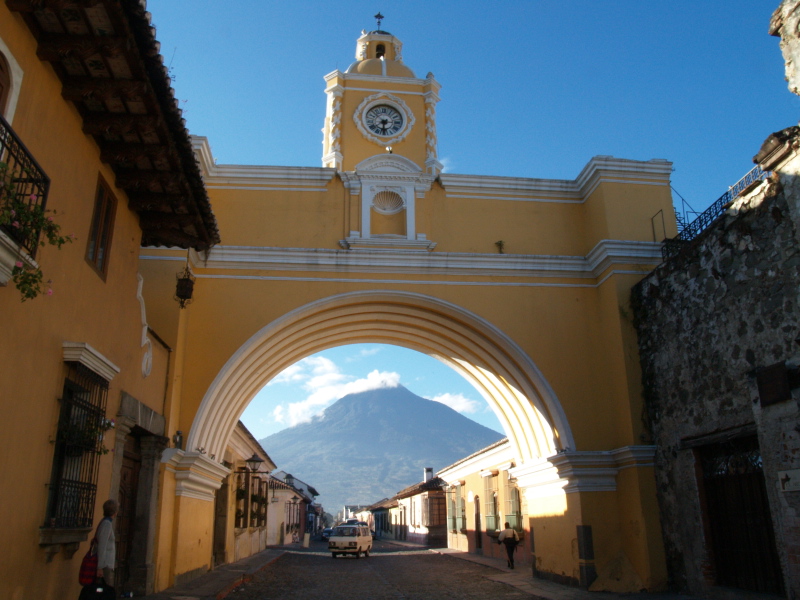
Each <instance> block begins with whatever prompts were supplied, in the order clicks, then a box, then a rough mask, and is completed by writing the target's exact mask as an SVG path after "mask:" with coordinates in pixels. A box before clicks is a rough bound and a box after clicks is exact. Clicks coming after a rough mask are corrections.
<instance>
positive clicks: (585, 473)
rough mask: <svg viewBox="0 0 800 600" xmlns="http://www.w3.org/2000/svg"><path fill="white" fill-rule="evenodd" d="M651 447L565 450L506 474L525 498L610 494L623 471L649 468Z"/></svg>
mask: <svg viewBox="0 0 800 600" xmlns="http://www.w3.org/2000/svg"><path fill="white" fill-rule="evenodd" d="M654 456H655V446H624V447H622V448H617V449H616V450H610V451H581V452H575V451H569V450H568V451H566V452H560V453H558V454H555V455H553V456H550V457H548V458H546V459H540V460H538V461H535V462H532V463H527V464H523V465H520V466H518V467H515V468H513V469H511V471H510V473H511V474H512V476H513V477H515V478H516V479H517V485H518V486H519V487H520V489H525V490H526V494H527V496H528V497H529V498H537V497H543V496H550V495H553V494H554V493H559V492H561V491H563V492H566V493H568V494H572V493H577V492H613V491H616V489H617V475H618V474H619V472H620V471H621V470H623V469H630V468H650V467H652V466H653V458H654Z"/></svg>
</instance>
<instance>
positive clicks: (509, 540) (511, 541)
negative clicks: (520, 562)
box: [497, 523, 519, 569]
mask: <svg viewBox="0 0 800 600" xmlns="http://www.w3.org/2000/svg"><path fill="white" fill-rule="evenodd" d="M497 543H498V544H505V545H506V554H508V568H509V569H513V568H514V550H516V548H517V544H519V535H518V534H517V532H516V531H514V530H513V529H511V525H509V524H508V523H506V528H505V529H504V530H503V531H501V532H500V535H498V536H497Z"/></svg>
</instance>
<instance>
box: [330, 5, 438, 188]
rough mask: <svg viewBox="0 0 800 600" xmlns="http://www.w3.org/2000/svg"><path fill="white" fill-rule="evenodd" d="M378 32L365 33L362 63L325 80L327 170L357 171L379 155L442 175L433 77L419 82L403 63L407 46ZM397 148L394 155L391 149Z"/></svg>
mask: <svg viewBox="0 0 800 600" xmlns="http://www.w3.org/2000/svg"><path fill="white" fill-rule="evenodd" d="M375 18H376V19H377V21H378V27H377V29H375V30H374V31H369V32H367V31H366V30H364V31H362V32H361V35H360V36H359V38H358V39H357V40H356V56H355V58H356V60H355V62H353V63H352V64H351V65H350V66H349V67H348V68H347V70H345V72H344V73H342V72H341V71H338V70H337V71H334V72H333V73H330V74H329V75H327V76H326V77H325V80H326V82H327V86H326V89H325V93H326V94H327V95H328V102H327V111H326V115H325V126H324V127H323V130H322V131H323V142H322V144H323V149H322V165H323V166H324V167H332V168H335V169H337V170H338V171H351V170H353V169H355V166H356V165H358V164H359V163H361V162H362V161H364V160H366V159H368V158H370V157H372V156H375V155H376V154H382V153H388V152H391V153H393V154H396V155H400V156H403V157H404V158H406V159H408V160H410V161H411V162H413V163H414V164H416V165H418V166H419V168H420V171H422V172H426V173H429V174H432V175H434V176H436V175H438V174H439V172H440V171H441V164H440V163H439V161H438V158H437V140H436V103H437V102H438V101H439V96H438V91H439V87H440V86H439V84H438V82H437V81H436V80H435V79H434V77H433V74H432V73H428V75H427V77H426V78H425V79H419V78H418V77H417V76H416V75H415V74H414V71H412V70H411V68H410V67H408V66H406V64H405V63H404V62H403V43H402V42H401V41H400V40H399V39H398V38H397V37H395V36H394V35H392V34H391V33H389V32H388V31H385V30H383V29H382V28H381V20H382V19H383V15H381V14H380V13H378V14H377V15H375ZM390 149H391V150H390Z"/></svg>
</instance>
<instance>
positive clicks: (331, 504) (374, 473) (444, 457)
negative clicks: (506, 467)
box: [259, 386, 503, 514]
mask: <svg viewBox="0 0 800 600" xmlns="http://www.w3.org/2000/svg"><path fill="white" fill-rule="evenodd" d="M502 437H503V435H502V434H500V433H497V432H496V431H494V430H492V429H489V428H488V427H484V426H483V425H479V424H478V423H475V422H474V421H471V420H469V419H467V418H466V417H464V416H462V415H460V414H459V413H457V412H456V411H454V410H453V409H451V408H449V407H447V406H445V405H444V404H442V403H440V402H434V401H432V400H426V399H425V398H420V397H419V396H417V395H416V394H413V393H412V392H410V391H408V390H407V389H406V388H404V387H403V386H398V387H395V388H381V389H376V390H370V391H367V392H361V393H358V394H350V395H348V396H345V397H344V398H341V399H340V400H338V401H337V402H336V403H335V404H333V405H331V406H329V407H328V408H327V409H326V410H325V414H324V415H323V417H322V418H320V419H315V420H314V421H312V422H311V423H303V424H301V425H296V426H295V427H290V428H289V429H284V430H283V431H279V432H278V433H275V434H273V435H270V436H268V437H265V438H263V439H262V440H259V442H260V443H261V445H262V446H263V447H264V449H265V450H266V451H267V453H268V454H269V455H270V457H271V458H272V460H273V461H275V464H277V465H278V468H279V469H281V470H283V471H287V472H289V473H291V474H292V475H294V476H295V477H297V478H298V479H301V480H302V481H305V482H306V483H308V484H309V485H311V486H313V487H314V488H316V489H317V491H318V492H319V493H320V496H319V498H318V499H317V500H318V502H320V503H321V504H322V505H323V506H324V507H325V510H326V511H327V512H330V513H332V514H336V512H337V511H338V510H340V509H341V507H342V506H343V505H344V504H372V503H373V502H377V501H378V500H381V499H382V498H387V497H391V496H394V495H395V494H396V493H397V492H399V491H400V490H401V489H403V488H405V487H407V486H409V485H411V484H413V483H416V482H419V481H422V478H423V470H424V468H425V467H433V470H434V472H436V471H438V470H439V469H442V468H444V467H446V466H448V465H450V464H452V463H454V462H456V461H457V460H460V459H461V458H464V457H466V456H468V455H470V454H472V453H474V452H475V451H476V450H480V449H481V448H484V447H486V446H488V445H490V444H492V443H494V442H496V441H497V440H499V439H501V438H502Z"/></svg>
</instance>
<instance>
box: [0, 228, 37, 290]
mask: <svg viewBox="0 0 800 600" xmlns="http://www.w3.org/2000/svg"><path fill="white" fill-rule="evenodd" d="M17 261H19V262H21V263H24V264H26V265H28V266H29V267H31V268H33V269H36V268H38V266H39V263H37V262H36V261H35V260H33V259H32V258H31V257H30V255H29V254H28V253H27V252H25V251H24V250H22V249H21V248H20V245H19V244H18V243H17V242H15V241H14V240H12V239H11V238H10V237H9V236H8V235H6V234H5V233H4V232H2V231H0V285H6V284H8V282H9V280H10V279H11V276H12V275H13V272H14V265H15V263H16V262H17Z"/></svg>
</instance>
